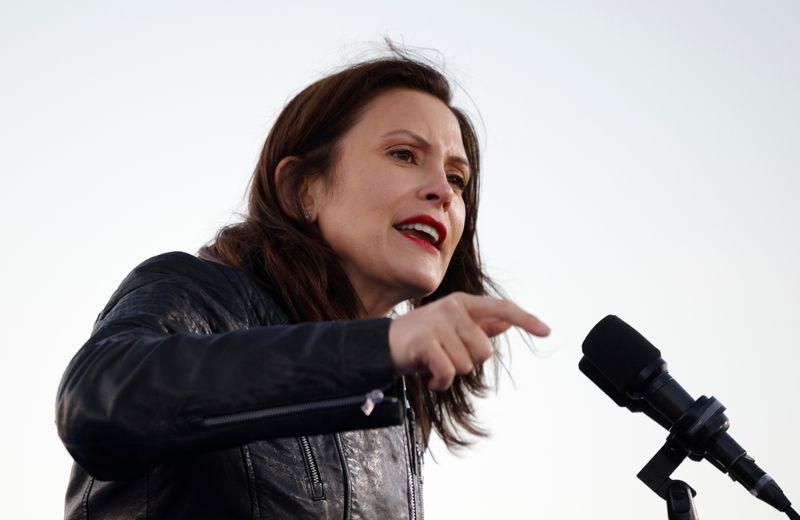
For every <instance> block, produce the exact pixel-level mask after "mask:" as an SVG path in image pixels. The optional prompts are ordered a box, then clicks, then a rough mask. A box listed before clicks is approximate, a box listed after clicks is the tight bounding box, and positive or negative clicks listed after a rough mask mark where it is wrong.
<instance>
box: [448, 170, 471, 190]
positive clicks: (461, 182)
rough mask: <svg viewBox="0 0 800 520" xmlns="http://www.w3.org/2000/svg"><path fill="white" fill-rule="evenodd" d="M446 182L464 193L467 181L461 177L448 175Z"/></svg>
mask: <svg viewBox="0 0 800 520" xmlns="http://www.w3.org/2000/svg"><path fill="white" fill-rule="evenodd" d="M447 180H448V182H450V184H452V185H453V186H455V187H456V188H457V189H458V190H460V191H464V188H466V187H467V181H466V180H465V179H464V177H462V176H461V175H458V174H454V175H448V176H447Z"/></svg>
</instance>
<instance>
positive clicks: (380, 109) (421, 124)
mask: <svg viewBox="0 0 800 520" xmlns="http://www.w3.org/2000/svg"><path fill="white" fill-rule="evenodd" d="M398 129H403V130H409V131H411V132H414V133H417V134H419V135H421V136H423V137H424V138H425V139H426V140H429V141H431V142H432V143H433V144H434V145H439V146H441V147H443V148H444V149H447V150H450V151H452V152H461V153H462V154H463V152H464V144H463V142H462V140H461V128H460V126H459V124H458V119H456V116H455V114H453V112H452V111H451V110H450V108H449V107H448V106H447V105H445V104H444V103H443V102H442V101H441V100H439V99H438V98H436V97H434V96H432V95H430V94H428V93H425V92H421V91H418V90H411V89H405V88H396V89H391V90H388V91H386V92H383V93H381V94H379V95H378V96H377V97H375V99H373V100H372V101H370V102H369V103H368V104H367V105H366V107H365V108H364V112H363V114H362V115H361V118H360V119H359V121H358V123H356V125H355V126H354V127H353V128H352V133H353V134H354V135H355V136H357V137H359V138H365V139H377V138H379V136H382V135H383V134H384V133H386V132H389V131H392V130H398Z"/></svg>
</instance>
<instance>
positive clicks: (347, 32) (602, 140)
mask: <svg viewBox="0 0 800 520" xmlns="http://www.w3.org/2000/svg"><path fill="white" fill-rule="evenodd" d="M384 36H388V37H391V38H392V39H394V40H395V41H397V42H402V43H405V44H406V45H408V46H411V47H415V48H423V49H428V50H427V53H428V54H427V55H428V56H430V57H432V58H433V59H435V60H437V61H440V62H443V63H444V65H445V67H446V69H447V70H448V71H449V73H450V75H451V77H452V78H453V79H455V80H456V81H457V82H458V84H460V85H461V87H463V89H464V90H463V91H462V92H460V93H459V96H458V104H460V105H461V106H462V107H464V108H465V109H466V110H467V112H469V113H470V114H472V115H473V117H475V119H476V121H478V127H479V132H480V134H481V141H482V144H483V154H484V155H483V156H484V163H483V172H484V184H483V193H482V197H483V199H482V206H481V210H480V211H481V214H480V222H479V236H480V240H481V242H480V243H481V247H482V251H483V254H484V258H485V260H486V264H487V266H488V268H489V271H490V273H491V274H493V275H494V276H495V278H496V279H497V280H498V281H499V282H500V283H501V284H502V285H503V286H504V287H505V288H506V290H507V292H508V293H509V294H510V296H511V297H512V298H513V299H515V300H516V301H517V302H518V303H520V304H521V305H523V306H525V307H526V308H528V309H529V310H530V311H532V312H534V313H536V314H538V315H539V316H540V317H542V318H543V319H544V320H545V321H547V322H548V323H550V324H551V325H552V326H553V329H554V332H555V333H554V337H553V338H552V339H548V340H546V341H542V342H541V343H540V347H541V348H542V349H544V350H547V351H554V353H553V354H552V355H551V356H549V357H544V358H543V357H537V356H535V355H534V354H532V353H531V352H530V351H529V350H528V349H527V347H526V346H525V345H524V344H523V343H522V342H521V341H520V340H519V338H518V337H517V336H516V335H512V336H511V337H510V338H511V340H510V351H511V353H512V358H513V359H512V361H511V364H510V371H511V374H512V376H513V378H514V384H511V383H510V382H509V381H508V379H507V378H505V377H504V378H503V379H502V381H501V384H500V389H499V392H498V394H497V395H494V396H491V397H489V398H487V399H486V400H485V401H482V402H481V404H480V406H479V409H480V414H481V415H480V416H481V418H482V420H483V423H484V425H486V426H487V427H488V428H489V429H490V430H491V432H492V434H493V435H492V437H491V438H490V439H488V440H483V441H480V442H479V443H478V444H477V445H476V447H475V448H474V449H472V450H469V451H466V452H464V453H463V454H462V455H461V456H460V457H453V456H450V455H448V454H447V453H446V452H445V451H444V449H443V447H442V445H441V443H439V442H435V443H434V445H433V449H434V453H435V455H436V458H437V461H436V462H434V461H433V460H432V459H431V457H430V456H428V458H427V461H426V467H425V468H426V473H425V505H426V514H427V517H428V518H430V519H444V518H463V519H478V518H487V517H491V518H504V519H505V518H508V519H516V518H520V519H527V518H547V519H557V518H564V519H567V518H593V519H609V520H610V519H615V520H640V519H642V518H648V519H650V518H666V509H665V507H664V504H663V502H662V501H661V499H659V498H658V497H657V496H656V495H655V494H653V493H652V492H651V491H649V490H648V489H647V488H646V487H645V486H644V484H642V483H641V482H639V481H638V480H637V479H636V476H635V475H636V473H637V472H638V471H639V470H640V469H641V467H642V466H643V465H644V464H645V463H646V462H647V461H648V460H649V458H650V457H651V456H652V455H653V454H654V453H655V452H656V451H657V450H658V449H659V448H660V446H661V444H663V442H664V440H665V438H666V435H667V433H666V431H664V430H662V429H661V428H660V427H659V426H657V425H655V424H654V423H651V422H650V420H649V419H647V418H646V417H645V416H643V415H641V414H637V415H633V414H630V413H629V412H627V411H626V410H622V409H619V408H617V407H616V405H615V404H614V403H613V402H612V401H611V400H610V399H608V398H607V397H606V396H605V395H604V394H603V393H602V392H601V391H600V390H599V389H597V388H595V387H594V385H593V384H592V383H591V382H589V380H588V379H586V378H585V377H584V376H583V375H582V374H581V373H580V372H579V371H578V369H577V363H578V361H579V359H580V346H581V342H582V340H583V338H584V337H585V335H586V333H587V332H588V331H589V329H591V327H592V326H593V325H594V323H595V322H597V321H598V320H600V319H601V318H602V317H603V316H605V315H607V314H617V315H618V316H620V317H622V318H623V319H624V320H626V321H628V322H629V323H630V324H631V325H633V326H634V327H636V328H637V329H638V330H640V331H641V332H642V333H643V334H644V335H645V336H647V337H648V339H650V340H651V342H652V343H654V344H655V345H656V346H657V347H659V348H660V349H661V351H662V354H663V356H664V358H665V359H666V360H667V361H668V362H669V366H670V371H671V373H672V374H673V375H674V376H675V377H676V379H678V381H680V382H681V383H682V384H683V386H684V387H685V388H686V389H687V390H688V391H689V392H690V393H692V394H693V395H694V396H695V397H699V396H700V395H701V394H705V395H714V396H715V397H717V398H718V399H719V400H720V401H721V402H722V403H723V404H724V405H725V406H726V407H727V409H728V410H727V412H726V413H727V415H728V417H729V419H730V421H731V428H730V430H729V433H731V435H732V436H733V437H734V438H736V439H737V440H738V441H739V442H740V444H742V445H743V446H744V447H745V448H746V449H747V450H748V452H749V453H750V454H751V455H752V456H753V457H754V458H755V459H756V461H757V462H758V463H759V464H760V465H761V466H762V467H763V468H764V469H765V470H766V471H767V472H769V473H770V474H771V475H772V476H773V477H774V478H775V479H776V480H777V481H778V483H779V484H780V485H781V486H782V488H783V489H784V491H785V492H786V493H787V495H788V497H789V499H790V500H793V501H794V502H795V505H796V506H798V505H800V472H798V470H797V466H798V463H800V448H798V447H797V444H796V442H795V441H796V439H798V438H800V419H798V416H797V414H796V413H795V410H796V408H797V405H796V401H795V400H796V399H797V398H798V397H799V396H800V382H798V378H797V376H796V372H797V366H798V362H799V361H800V354H799V353H798V348H799V347H800V342H798V339H797V337H798V334H797V330H796V329H797V327H796V325H797V323H798V321H800V320H798V316H799V315H800V271H799V269H800V268H799V267H798V266H800V230H799V229H798V227H800V225H799V224H800V209H798V203H797V200H798V198H800V169H799V168H798V164H800V146H799V145H800V94H798V93H800V72H799V71H798V68H799V67H798V63H800V61H798V55H800V4H798V3H797V2H794V1H769V0H767V1H759V2H756V1H750V2H741V1H738V2H732V1H721V0H719V1H713V2H712V1H694V2H689V1H673V2H659V3H656V2H641V1H618V2H589V1H582V2H570V1H566V2H536V1H529V2H489V3H487V2H463V1H462V2H430V1H428V2H417V1H407V2H403V3H398V2H383V1H377V0H372V1H370V2H366V1H363V2H362V1H357V2H356V1H351V2H320V1H314V2H297V3H294V4H291V5H288V3H268V2H254V1H237V2H218V3H216V5H215V4H214V3H211V2H196V1H195V2H129V3H122V2H99V1H98V2H80V1H78V2H71V3H63V2H44V1H38V2H37V1H31V2H14V3H13V4H12V3H11V2H10V1H8V0H0V70H2V81H0V114H1V115H0V172H2V176H3V177H2V178H3V189H2V190H0V202H2V204H0V211H2V221H3V235H4V236H5V237H6V239H5V243H4V247H3V254H2V255H1V256H0V268H1V269H0V273H2V274H1V275H0V276H2V292H0V294H2V296H0V305H2V308H0V315H2V316H3V327H2V328H0V349H2V350H0V356H1V357H0V405H2V410H3V411H4V415H5V419H4V421H3V434H2V439H3V442H2V446H1V447H0V460H1V461H2V464H0V466H1V467H2V469H0V479H2V482H0V497H2V503H3V504H4V506H3V510H4V513H3V516H4V517H9V518H11V517H13V518H31V519H34V518H35V519H39V518H57V517H59V516H61V515H63V496H64V492H65V487H66V483H67V480H68V477H69V470H70V466H71V460H70V457H69V455H68V454H67V452H66V451H65V450H64V448H63V446H62V445H61V443H60V441H59V439H58V436H57V434H56V430H55V424H54V400H55V392H56V387H57V385H58V382H59V380H60V377H61V374H62V372H63V370H64V368H65V367H66V365H67V363H68V362H69V360H70V359H71V357H72V356H73V355H74V353H75V352H76V351H77V350H78V348H79V347H80V346H81V345H82V344H83V342H84V341H85V340H86V339H87V338H88V335H89V333H90V331H91V327H92V323H93V321H94V318H95V317H96V315H97V313H98V312H99V311H100V310H101V309H102V307H103V306H104V305H105V303H106V301H107V300H108V298H109V297H110V295H111V293H112V292H113V290H114V289H115V288H116V286H117V285H118V284H119V283H120V281H121V280H122V279H123V278H124V277H125V275H126V274H127V273H128V272H129V271H130V270H131V269H132V268H133V267H134V266H135V265H136V264H138V263H139V262H141V261H143V260H145V259H146V258H148V257H150V256H152V255H155V254H158V253H161V252H165V251H171V250H182V251H187V252H194V251H196V250H197V248H198V247H199V246H201V245H202V244H203V243H204V242H205V241H207V240H208V239H209V238H211V236H212V235H213V233H214V231H215V230H216V229H217V228H219V227H220V226H221V225H223V224H225V223H227V222H229V221H231V220H233V219H235V213H236V212H237V211H239V210H241V209H242V204H241V203H242V201H243V197H244V194H245V188H246V185H247V182H248V179H249V177H250V174H251V172H252V169H253V166H254V165H255V161H256V158H257V155H258V153H259V151H260V147H261V145H262V144H263V141H264V139H265V137H266V134H267V131H268V129H269V127H270V126H271V124H272V121H273V119H274V118H275V117H276V116H277V114H278V113H279V111H280V110H281V108H282V107H283V105H284V104H285V103H286V101H288V99H290V98H291V96H293V95H294V94H296V93H297V92H298V91H299V90H301V89H302V88H303V87H305V86H306V85H307V84H309V83H310V82H312V81H314V80H315V79H317V78H319V77H320V76H322V75H324V74H325V73H327V72H329V71H330V70H332V69H333V68H335V67H338V66H341V65H344V64H346V63H350V62H353V61H357V60H358V59H359V58H362V57H368V56H372V55H374V52H375V51H376V50H380V49H381V48H382V44H381V41H382V39H383V37H384ZM676 476H677V477H679V478H682V479H683V480H687V481H688V482H689V483H690V484H691V485H692V486H693V487H694V488H695V489H697V490H698V493H699V494H698V497H697V499H696V505H697V508H698V512H699V513H700V516H701V518H726V519H729V520H737V519H742V520H744V519H753V518H759V519H761V518H764V519H769V518H776V519H777V518H785V516H783V515H781V514H780V513H778V512H776V511H773V510H772V509H771V508H770V507H769V506H767V505H766V504H763V503H761V502H760V501H758V500H756V499H754V498H753V497H751V496H750V495H749V494H748V493H747V492H746V491H745V490H744V489H743V488H741V486H739V484H735V483H732V482H731V481H730V479H729V478H728V477H726V476H724V475H722V474H721V473H720V472H719V471H718V470H716V469H715V468H713V467H712V466H711V465H710V464H708V463H706V462H702V463H696V462H691V461H687V462H685V463H684V465H683V466H682V467H681V468H680V469H679V470H678V472H676Z"/></svg>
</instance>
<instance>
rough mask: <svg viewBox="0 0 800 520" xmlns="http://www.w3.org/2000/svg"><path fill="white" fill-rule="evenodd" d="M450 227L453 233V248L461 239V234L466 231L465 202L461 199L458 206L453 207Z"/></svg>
mask: <svg viewBox="0 0 800 520" xmlns="http://www.w3.org/2000/svg"><path fill="white" fill-rule="evenodd" d="M451 215H452V216H451V218H450V229H451V230H452V231H451V232H452V234H453V248H455V246H456V244H458V242H459V240H461V235H462V233H463V232H464V220H465V218H466V209H465V208H464V202H463V201H460V202H459V205H458V207H455V206H454V207H452V208H451Z"/></svg>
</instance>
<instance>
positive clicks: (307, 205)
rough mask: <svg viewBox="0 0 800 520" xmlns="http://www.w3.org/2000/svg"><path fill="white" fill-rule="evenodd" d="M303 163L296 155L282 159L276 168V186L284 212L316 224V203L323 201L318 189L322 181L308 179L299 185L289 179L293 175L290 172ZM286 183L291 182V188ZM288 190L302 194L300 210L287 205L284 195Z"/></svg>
mask: <svg viewBox="0 0 800 520" xmlns="http://www.w3.org/2000/svg"><path fill="white" fill-rule="evenodd" d="M301 161H302V159H301V158H300V157H298V156H296V155H289V156H286V157H284V158H283V159H281V160H280V162H278V165H277V166H276V167H275V186H276V190H277V192H278V194H279V196H280V197H281V205H282V206H283V209H284V211H286V212H287V213H289V214H290V215H293V216H294V217H295V218H302V219H304V220H307V221H309V222H314V221H316V220H317V212H316V209H317V206H316V205H315V202H317V201H319V200H321V198H320V195H321V192H320V190H319V189H318V187H317V185H319V184H320V180H319V179H313V180H311V179H308V178H306V179H304V180H303V181H302V182H300V183H298V182H297V181H295V182H291V181H289V177H288V176H289V175H291V173H290V172H291V170H292V168H293V167H295V165H296V164H297V163H299V162H301ZM286 182H289V183H290V186H291V187H290V186H287V185H286ZM287 189H288V190H291V189H296V190H298V192H299V194H300V197H299V199H300V205H301V207H300V208H294V207H292V206H291V205H289V204H286V198H285V197H284V196H283V194H284V193H285V190H287ZM297 213H299V214H297Z"/></svg>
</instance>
